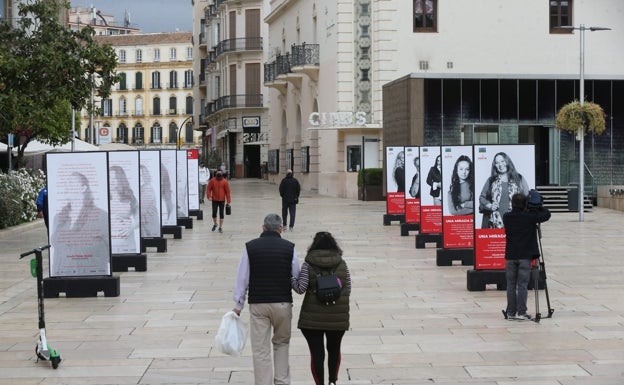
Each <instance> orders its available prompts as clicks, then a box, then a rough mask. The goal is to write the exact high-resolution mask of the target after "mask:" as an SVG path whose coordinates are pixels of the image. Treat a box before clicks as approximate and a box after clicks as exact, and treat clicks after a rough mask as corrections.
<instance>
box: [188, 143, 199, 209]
mask: <svg viewBox="0 0 624 385" xmlns="http://www.w3.org/2000/svg"><path fill="white" fill-rule="evenodd" d="M186 160H187V165H188V182H187V183H188V197H189V210H199V150H197V149H192V150H186Z"/></svg>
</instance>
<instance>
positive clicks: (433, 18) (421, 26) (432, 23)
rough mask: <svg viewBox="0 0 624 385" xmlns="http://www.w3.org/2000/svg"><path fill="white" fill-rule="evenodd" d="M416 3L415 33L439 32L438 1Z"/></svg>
mask: <svg viewBox="0 0 624 385" xmlns="http://www.w3.org/2000/svg"><path fill="white" fill-rule="evenodd" d="M413 1H414V32H437V30H438V15H437V0H413Z"/></svg>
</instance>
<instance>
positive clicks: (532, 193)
mask: <svg viewBox="0 0 624 385" xmlns="http://www.w3.org/2000/svg"><path fill="white" fill-rule="evenodd" d="M526 205H527V210H529V211H534V210H539V209H541V208H542V207H543V206H544V198H543V197H542V194H540V193H539V191H537V190H535V189H531V190H529V193H528V194H527V203H526Z"/></svg>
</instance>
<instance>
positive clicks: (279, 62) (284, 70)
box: [275, 53, 303, 88]
mask: <svg viewBox="0 0 624 385" xmlns="http://www.w3.org/2000/svg"><path fill="white" fill-rule="evenodd" d="M275 63H276V66H277V69H276V72H277V79H278V80H279V79H281V80H286V81H287V82H290V83H292V85H294V86H295V87H297V88H301V80H302V78H303V75H300V74H298V73H294V72H293V71H292V59H291V55H290V53H287V54H286V55H278V56H277V58H275Z"/></svg>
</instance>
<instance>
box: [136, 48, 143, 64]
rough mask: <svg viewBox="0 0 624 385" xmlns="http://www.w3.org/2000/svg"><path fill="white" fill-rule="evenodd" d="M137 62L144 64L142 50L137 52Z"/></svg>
mask: <svg viewBox="0 0 624 385" xmlns="http://www.w3.org/2000/svg"><path fill="white" fill-rule="evenodd" d="M136 62H137V63H142V62H143V51H142V50H140V49H137V50H136Z"/></svg>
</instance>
